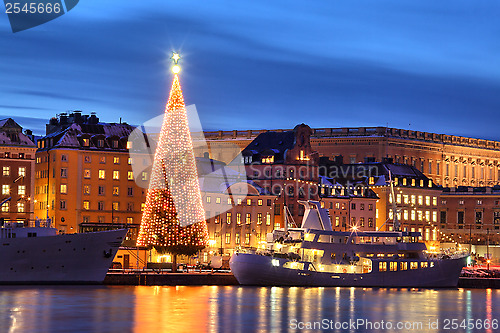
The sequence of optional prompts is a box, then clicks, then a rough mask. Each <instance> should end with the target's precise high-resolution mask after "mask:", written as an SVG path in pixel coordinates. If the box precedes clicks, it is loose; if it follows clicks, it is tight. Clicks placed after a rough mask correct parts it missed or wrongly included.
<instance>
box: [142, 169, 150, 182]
mask: <svg viewBox="0 0 500 333" xmlns="http://www.w3.org/2000/svg"><path fill="white" fill-rule="evenodd" d="M141 180H144V181H146V180H148V173H147V172H146V171H143V172H142V173H141Z"/></svg>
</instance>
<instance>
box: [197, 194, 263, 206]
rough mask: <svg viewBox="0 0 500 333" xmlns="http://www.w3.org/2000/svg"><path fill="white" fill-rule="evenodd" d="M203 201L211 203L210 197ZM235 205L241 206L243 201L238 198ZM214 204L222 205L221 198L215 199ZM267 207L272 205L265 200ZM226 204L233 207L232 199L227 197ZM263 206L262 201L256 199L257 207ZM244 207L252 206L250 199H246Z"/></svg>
mask: <svg viewBox="0 0 500 333" xmlns="http://www.w3.org/2000/svg"><path fill="white" fill-rule="evenodd" d="M205 201H206V203H212V197H211V196H206V197H205ZM236 202H237V204H238V205H241V204H242V203H243V199H241V198H238V199H237V200H236ZM215 203H216V204H220V203H222V198H221V197H216V198H215ZM266 203H267V206H271V205H272V200H271V199H267V202H266ZM227 204H228V205H234V199H233V198H231V197H228V198H227ZM263 204H264V201H263V199H257V206H262V205H263ZM246 205H247V206H252V205H253V200H252V199H246Z"/></svg>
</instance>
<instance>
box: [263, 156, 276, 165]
mask: <svg viewBox="0 0 500 333" xmlns="http://www.w3.org/2000/svg"><path fill="white" fill-rule="evenodd" d="M271 163H274V156H267V157H263V158H262V164H271Z"/></svg>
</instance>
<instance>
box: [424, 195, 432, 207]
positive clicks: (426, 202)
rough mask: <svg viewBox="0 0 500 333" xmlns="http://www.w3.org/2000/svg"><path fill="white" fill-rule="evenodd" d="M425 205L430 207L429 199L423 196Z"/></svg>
mask: <svg viewBox="0 0 500 333" xmlns="http://www.w3.org/2000/svg"><path fill="white" fill-rule="evenodd" d="M425 205H426V206H430V205H431V197H430V196H428V195H426V196H425Z"/></svg>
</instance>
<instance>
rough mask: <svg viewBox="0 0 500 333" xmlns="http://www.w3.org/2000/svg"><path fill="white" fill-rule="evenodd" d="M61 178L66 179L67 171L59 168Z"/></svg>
mask: <svg viewBox="0 0 500 333" xmlns="http://www.w3.org/2000/svg"><path fill="white" fill-rule="evenodd" d="M61 178H68V169H67V168H61Z"/></svg>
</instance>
